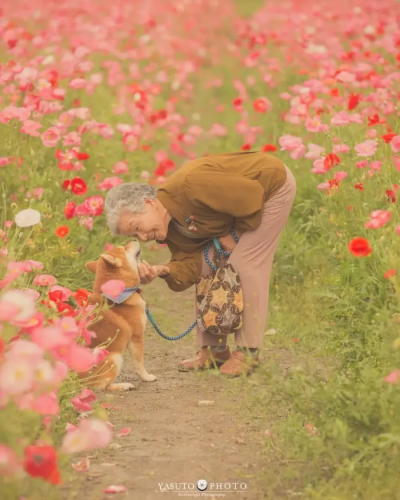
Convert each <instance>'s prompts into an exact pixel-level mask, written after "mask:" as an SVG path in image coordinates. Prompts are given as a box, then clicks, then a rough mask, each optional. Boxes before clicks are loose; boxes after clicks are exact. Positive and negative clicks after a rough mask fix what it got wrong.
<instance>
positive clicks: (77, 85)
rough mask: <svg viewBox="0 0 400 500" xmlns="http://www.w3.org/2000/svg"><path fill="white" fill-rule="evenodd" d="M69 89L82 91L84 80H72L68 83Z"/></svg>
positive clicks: (84, 85)
mask: <svg viewBox="0 0 400 500" xmlns="http://www.w3.org/2000/svg"><path fill="white" fill-rule="evenodd" d="M69 87H70V88H71V89H84V88H85V87H86V80H84V79H83V78H74V79H73V80H71V81H70V82H69Z"/></svg>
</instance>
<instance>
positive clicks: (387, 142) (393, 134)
mask: <svg viewBox="0 0 400 500" xmlns="http://www.w3.org/2000/svg"><path fill="white" fill-rule="evenodd" d="M396 135H397V134H395V133H394V132H390V133H388V134H385V135H383V136H382V139H383V140H384V141H385V142H386V144H389V142H390V141H391V140H392V139H393V137H396Z"/></svg>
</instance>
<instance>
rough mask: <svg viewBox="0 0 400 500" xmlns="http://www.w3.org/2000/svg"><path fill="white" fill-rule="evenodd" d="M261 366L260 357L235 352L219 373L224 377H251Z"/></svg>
mask: <svg viewBox="0 0 400 500" xmlns="http://www.w3.org/2000/svg"><path fill="white" fill-rule="evenodd" d="M259 364H260V359H259V357H258V356H251V355H246V354H245V353H244V352H242V351H233V352H232V354H231V357H230V358H229V359H228V361H227V362H226V363H224V364H223V365H222V366H221V368H220V369H219V371H220V372H221V373H222V374H223V375H230V376H231V377H240V376H241V375H250V373H251V372H252V371H254V368H255V367H256V366H258V365H259Z"/></svg>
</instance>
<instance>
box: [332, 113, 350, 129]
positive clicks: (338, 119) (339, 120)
mask: <svg viewBox="0 0 400 500" xmlns="http://www.w3.org/2000/svg"><path fill="white" fill-rule="evenodd" d="M349 123H350V117H349V114H348V113H347V111H340V112H339V113H334V115H333V117H332V119H331V125H335V126H336V127H342V126H344V125H349Z"/></svg>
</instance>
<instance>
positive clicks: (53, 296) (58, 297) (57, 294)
mask: <svg viewBox="0 0 400 500" xmlns="http://www.w3.org/2000/svg"><path fill="white" fill-rule="evenodd" d="M48 295H49V299H50V300H51V301H52V302H55V303H57V302H61V301H62V298H63V293H62V291H61V290H53V291H52V292H48Z"/></svg>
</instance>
